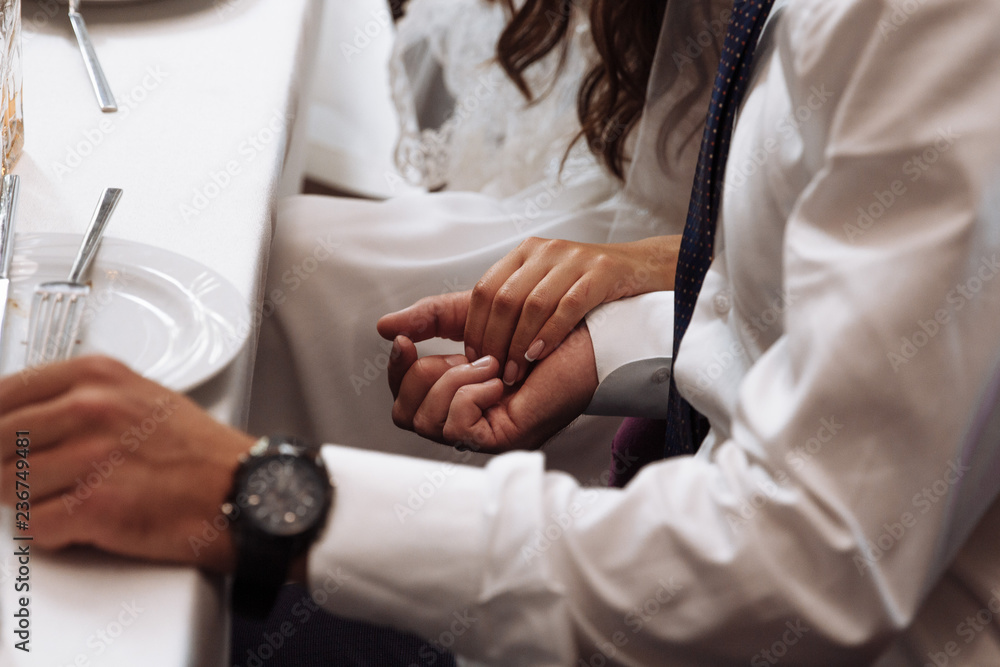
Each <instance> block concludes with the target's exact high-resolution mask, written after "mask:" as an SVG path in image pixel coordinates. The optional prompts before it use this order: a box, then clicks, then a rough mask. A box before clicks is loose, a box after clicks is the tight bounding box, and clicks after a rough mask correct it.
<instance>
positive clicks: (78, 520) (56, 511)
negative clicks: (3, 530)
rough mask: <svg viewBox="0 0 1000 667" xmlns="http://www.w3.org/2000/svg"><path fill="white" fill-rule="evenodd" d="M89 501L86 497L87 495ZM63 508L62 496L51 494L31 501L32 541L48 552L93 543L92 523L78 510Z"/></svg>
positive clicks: (64, 504)
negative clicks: (39, 500) (50, 496)
mask: <svg viewBox="0 0 1000 667" xmlns="http://www.w3.org/2000/svg"><path fill="white" fill-rule="evenodd" d="M88 500H89V498H88ZM78 510H79V505H76V506H73V507H72V508H71V509H67V503H66V502H64V501H63V499H61V498H58V497H53V498H49V499H46V500H44V501H42V502H32V503H31V532H32V536H33V537H34V540H33V542H34V544H36V545H38V546H39V547H41V548H42V549H49V550H52V551H55V550H58V549H63V548H65V547H68V546H71V545H74V544H93V542H94V540H93V537H94V534H93V526H91V525H90V523H89V521H87V520H86V519H85V518H84V517H85V516H86V515H85V514H84V513H81V512H79V511H78Z"/></svg>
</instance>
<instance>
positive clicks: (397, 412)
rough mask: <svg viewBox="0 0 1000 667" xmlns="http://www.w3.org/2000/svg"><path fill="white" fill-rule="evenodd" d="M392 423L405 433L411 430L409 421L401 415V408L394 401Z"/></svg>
mask: <svg viewBox="0 0 1000 667" xmlns="http://www.w3.org/2000/svg"><path fill="white" fill-rule="evenodd" d="M392 423H393V424H395V425H396V427H397V428H401V429H404V430H406V431H411V430H413V429H412V425H411V424H410V420H409V419H407V418H406V416H405V415H404V414H403V408H402V407H401V406H400V405H399V401H395V402H394V403H393V404H392Z"/></svg>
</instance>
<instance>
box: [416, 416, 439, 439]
mask: <svg viewBox="0 0 1000 667" xmlns="http://www.w3.org/2000/svg"><path fill="white" fill-rule="evenodd" d="M434 427H435V424H434V422H433V421H432V420H431V419H430V418H429V417H427V416H426V415H424V414H421V413H417V414H415V415H413V430H414V431H416V432H417V433H420V434H421V435H433V434H434Z"/></svg>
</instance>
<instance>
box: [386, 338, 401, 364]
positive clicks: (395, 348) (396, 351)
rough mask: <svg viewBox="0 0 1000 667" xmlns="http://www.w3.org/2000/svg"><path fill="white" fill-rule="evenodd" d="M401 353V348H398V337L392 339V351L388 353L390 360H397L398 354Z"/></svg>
mask: <svg viewBox="0 0 1000 667" xmlns="http://www.w3.org/2000/svg"><path fill="white" fill-rule="evenodd" d="M402 351H403V348H401V347H400V346H399V336H396V337H395V338H393V339H392V349H391V350H390V351H389V358H390V359H399V353H400V352H402Z"/></svg>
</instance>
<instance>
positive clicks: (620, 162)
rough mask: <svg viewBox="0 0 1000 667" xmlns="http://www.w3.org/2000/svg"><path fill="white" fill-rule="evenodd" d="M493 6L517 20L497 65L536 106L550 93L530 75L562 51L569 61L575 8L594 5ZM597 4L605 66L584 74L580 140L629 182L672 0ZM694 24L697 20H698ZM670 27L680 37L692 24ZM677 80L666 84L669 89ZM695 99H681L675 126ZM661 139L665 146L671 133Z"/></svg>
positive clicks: (534, 0) (548, 1)
mask: <svg viewBox="0 0 1000 667" xmlns="http://www.w3.org/2000/svg"><path fill="white" fill-rule="evenodd" d="M489 1H490V2H499V3H501V4H502V5H503V6H504V7H505V9H506V10H507V13H508V14H509V15H510V17H511V18H510V21H509V23H508V24H507V27H506V28H505V29H504V31H503V32H502V33H501V34H500V39H499V40H498V42H497V60H498V62H499V63H500V66H501V67H502V68H503V69H504V71H505V72H506V73H507V75H508V76H509V77H510V79H511V80H512V81H513V82H514V84H515V85H516V86H517V87H518V89H519V90H520V91H521V93H522V94H523V95H524V96H525V98H526V99H527V100H528V101H529V102H530V101H533V100H534V99H536V97H538V96H540V95H544V93H545V91H533V90H531V88H530V86H529V85H528V82H527V81H526V79H525V76H524V73H525V70H527V69H528V68H529V67H531V65H533V64H534V63H536V62H538V61H539V60H541V59H542V58H544V57H545V56H547V55H548V54H549V53H551V52H552V51H553V50H554V49H556V48H559V49H561V54H562V55H561V58H563V59H564V58H565V56H566V49H567V48H568V41H567V40H566V35H567V33H568V32H569V29H570V27H571V22H572V21H571V15H572V11H573V7H574V5H578V6H584V5H586V4H587V0H524V3H523V4H522V5H521V6H520V8H518V7H516V6H515V0H489ZM589 5H590V8H589V10H588V11H589V15H590V27H591V34H592V36H593V41H594V45H595V47H596V48H597V52H598V54H599V55H600V62H598V63H597V64H595V65H594V66H593V67H592V68H591V70H590V71H589V72H588V73H587V75H586V76H585V77H584V79H583V82H582V84H581V86H580V92H579V94H578V96H577V113H578V115H579V118H580V127H581V131H580V135H579V137H578V139H579V138H583V139H585V140H586V141H587V145H588V146H589V147H590V150H591V151H592V152H593V153H594V154H595V155H597V156H598V157H599V158H600V159H601V160H602V161H603V162H604V163H605V165H606V166H607V167H608V169H609V170H610V171H611V172H612V173H613V174H614V175H615V176H617V177H618V178H620V179H623V180H624V177H625V169H626V164H627V162H628V156H627V155H626V151H625V144H626V139H627V138H628V136H629V134H630V133H631V132H632V130H633V129H635V127H636V125H638V123H639V119H640V117H641V116H642V111H643V107H644V106H645V102H646V86H647V83H648V82H649V76H650V72H651V71H652V67H653V60H654V58H655V56H656V45H657V41H658V40H659V37H660V27H661V25H662V23H663V16H664V13H665V12H666V7H667V0H589ZM694 20H695V17H694V15H692V17H691V21H692V23H693V22H694ZM670 28H671V30H672V31H673V32H674V33H679V34H683V32H684V31H687V30H690V28H689V26H670ZM692 32H693V31H692ZM561 62H562V60H560V63H561ZM669 76H670V73H668V78H669ZM671 83H672V81H666V82H665V87H669V85H670V84H671ZM694 97H695V96H694V95H693V94H692V95H689V96H687V97H685V98H683V99H682V100H681V101H680V103H679V104H678V108H676V109H674V111H673V112H672V113H671V114H669V115H668V125H669V121H670V120H671V119H673V118H676V117H679V116H681V115H682V114H683V112H684V110H685V107H686V106H687V105H688V104H690V103H691V102H692V101H693V100H694ZM660 140H661V142H662V141H664V136H661V138H660Z"/></svg>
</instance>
